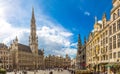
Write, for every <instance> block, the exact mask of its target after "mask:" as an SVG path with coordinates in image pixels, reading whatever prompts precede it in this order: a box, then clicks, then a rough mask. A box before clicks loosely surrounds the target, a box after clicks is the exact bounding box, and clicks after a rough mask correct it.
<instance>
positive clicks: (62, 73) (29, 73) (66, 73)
mask: <svg viewBox="0 0 120 74" xmlns="http://www.w3.org/2000/svg"><path fill="white" fill-rule="evenodd" d="M51 71H53V74H71V73H70V72H69V71H67V70H63V71H54V70H51ZM49 72H50V71H48V70H39V71H38V72H36V74H49ZM7 74H15V73H14V72H7ZM17 74H23V73H22V72H21V71H20V72H17ZM27 74H34V72H33V71H27Z"/></svg>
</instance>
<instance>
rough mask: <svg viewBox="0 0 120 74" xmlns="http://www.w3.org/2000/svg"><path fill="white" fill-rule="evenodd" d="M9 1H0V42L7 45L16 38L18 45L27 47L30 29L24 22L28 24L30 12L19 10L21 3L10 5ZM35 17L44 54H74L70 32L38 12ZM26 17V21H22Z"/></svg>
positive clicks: (40, 45) (73, 44) (40, 46)
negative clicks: (22, 44) (21, 44)
mask: <svg viewBox="0 0 120 74" xmlns="http://www.w3.org/2000/svg"><path fill="white" fill-rule="evenodd" d="M11 1H12V0H8V1H4V0H2V1H0V9H1V10H0V42H4V43H5V44H9V43H10V42H11V41H12V40H13V39H15V37H16V36H17V37H18V39H19V42H20V43H24V44H27V45H28V44H29V42H28V41H29V35H30V27H28V26H30V23H27V24H26V22H30V19H31V18H30V17H31V12H28V10H29V9H27V10H26V9H23V8H21V2H16V3H15V2H14V3H12V4H11ZM14 1H17V0H14ZM13 7H15V8H13ZM22 10H23V12H22V13H21V11H22ZM29 11H31V9H30V10H29ZM17 12H18V13H17ZM35 15H36V24H37V35H38V37H39V48H44V49H45V54H47V55H48V54H55V55H65V54H69V55H70V56H73V55H75V54H76V49H75V48H76V44H75V43H72V41H71V40H70V37H71V36H73V34H72V33H71V32H69V31H67V30H66V29H65V28H63V27H62V26H61V25H60V24H59V23H56V22H53V21H52V19H50V17H48V16H45V15H43V14H41V13H39V12H35ZM26 17H27V20H25V19H24V18H26ZM16 19H17V20H16ZM24 20H25V21H24ZM11 21H12V23H11ZM23 21H24V22H23ZM16 22H23V24H26V25H27V27H23V26H26V25H23V26H22V25H21V23H16ZM16 25H17V26H16ZM73 47H74V48H73Z"/></svg>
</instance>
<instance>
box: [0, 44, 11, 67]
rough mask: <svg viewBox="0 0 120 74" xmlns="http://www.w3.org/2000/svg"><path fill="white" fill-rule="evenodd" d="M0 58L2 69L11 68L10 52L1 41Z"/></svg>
mask: <svg viewBox="0 0 120 74" xmlns="http://www.w3.org/2000/svg"><path fill="white" fill-rule="evenodd" d="M0 60H1V62H2V63H1V67H2V68H4V69H13V58H12V55H11V52H10V50H9V48H8V46H6V45H5V44H3V43H0Z"/></svg>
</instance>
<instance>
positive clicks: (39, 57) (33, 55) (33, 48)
mask: <svg viewBox="0 0 120 74" xmlns="http://www.w3.org/2000/svg"><path fill="white" fill-rule="evenodd" d="M30 31H31V33H30V37H29V46H27V45H24V44H21V43H19V42H18V38H17V37H16V39H15V40H13V42H12V43H11V45H10V51H11V53H12V58H13V68H14V69H17V70H24V69H44V50H38V37H37V36H36V24H35V16H34V9H32V19H31V30H30Z"/></svg>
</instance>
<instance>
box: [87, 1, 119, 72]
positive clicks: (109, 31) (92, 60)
mask: <svg viewBox="0 0 120 74" xmlns="http://www.w3.org/2000/svg"><path fill="white" fill-rule="evenodd" d="M112 3H113V8H112V10H111V14H110V20H107V18H106V14H105V13H104V14H103V17H102V23H99V22H98V21H97V19H96V20H95V24H94V31H93V32H91V33H90V35H89V38H88V41H87V44H86V61H87V67H88V69H93V70H96V71H106V70H107V67H106V66H108V65H111V66H113V64H116V63H119V61H120V50H119V49H120V1H119V0H113V2H112ZM108 69H109V68H108ZM108 71H109V72H110V70H108ZM109 72H108V73H109Z"/></svg>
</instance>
